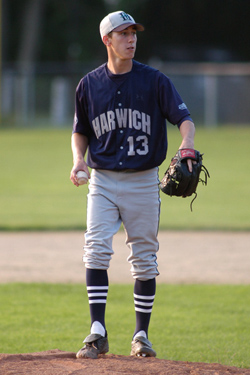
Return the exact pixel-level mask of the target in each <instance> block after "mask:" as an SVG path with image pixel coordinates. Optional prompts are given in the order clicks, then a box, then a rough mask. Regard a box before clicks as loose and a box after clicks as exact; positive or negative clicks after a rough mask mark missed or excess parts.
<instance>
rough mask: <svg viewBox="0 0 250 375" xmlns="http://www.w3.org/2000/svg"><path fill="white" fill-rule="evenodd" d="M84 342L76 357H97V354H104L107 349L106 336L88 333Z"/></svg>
mask: <svg viewBox="0 0 250 375" xmlns="http://www.w3.org/2000/svg"><path fill="white" fill-rule="evenodd" d="M83 343H84V344H85V345H84V347H83V348H81V349H80V350H79V351H78V353H77V354H76V358H92V359H97V358H98V354H105V353H107V352H108V351H109V343H108V337H103V336H101V335H99V334H95V333H94V334H90V335H89V336H87V337H86V339H84V341H83Z"/></svg>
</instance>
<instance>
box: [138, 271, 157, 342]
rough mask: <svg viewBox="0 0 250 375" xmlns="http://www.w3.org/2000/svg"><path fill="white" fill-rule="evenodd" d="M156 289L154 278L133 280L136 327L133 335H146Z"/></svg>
mask: <svg viewBox="0 0 250 375" xmlns="http://www.w3.org/2000/svg"><path fill="white" fill-rule="evenodd" d="M155 291H156V281H155V278H154V279H150V280H146V281H141V280H137V279H136V281H135V285H134V304H135V312H136V327H135V331H134V337H135V336H136V335H137V334H138V336H139V335H140V336H141V335H143V336H146V338H147V337H148V327H149V322H150V317H151V312H152V309H153V304H154V298H155Z"/></svg>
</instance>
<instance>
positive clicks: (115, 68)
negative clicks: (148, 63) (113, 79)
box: [107, 59, 133, 74]
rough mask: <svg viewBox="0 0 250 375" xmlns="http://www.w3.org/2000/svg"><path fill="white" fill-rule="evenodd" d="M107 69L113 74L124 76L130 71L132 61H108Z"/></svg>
mask: <svg viewBox="0 0 250 375" xmlns="http://www.w3.org/2000/svg"><path fill="white" fill-rule="evenodd" d="M107 66H108V69H109V70H110V71H111V73H113V74H125V73H128V72H130V71H131V70H132V67H133V60H132V59H130V60H118V59H117V60H113V59H112V60H111V59H109V60H108V64H107Z"/></svg>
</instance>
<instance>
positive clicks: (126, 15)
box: [120, 12, 133, 21]
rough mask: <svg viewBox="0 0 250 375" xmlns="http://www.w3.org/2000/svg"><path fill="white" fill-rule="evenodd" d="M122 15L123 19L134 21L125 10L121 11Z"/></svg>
mask: <svg viewBox="0 0 250 375" xmlns="http://www.w3.org/2000/svg"><path fill="white" fill-rule="evenodd" d="M120 16H121V17H122V19H123V21H133V20H132V18H131V17H130V15H129V14H127V13H125V12H121V13H120Z"/></svg>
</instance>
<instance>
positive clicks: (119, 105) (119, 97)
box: [117, 90, 124, 167]
mask: <svg viewBox="0 0 250 375" xmlns="http://www.w3.org/2000/svg"><path fill="white" fill-rule="evenodd" d="M117 101H118V107H119V108H121V107H122V103H121V91H120V90H118V91H117ZM119 133H120V135H121V136H122V134H123V130H122V129H120V132H119ZM119 133H118V134H119ZM118 134H117V135H118ZM118 138H120V137H118ZM118 145H120V146H119V148H120V151H121V153H119V154H120V157H121V156H122V150H123V149H124V146H123V145H122V144H121V140H120V139H119V140H118ZM120 157H119V159H120ZM122 165H123V162H122V161H119V166H120V167H122Z"/></svg>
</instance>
